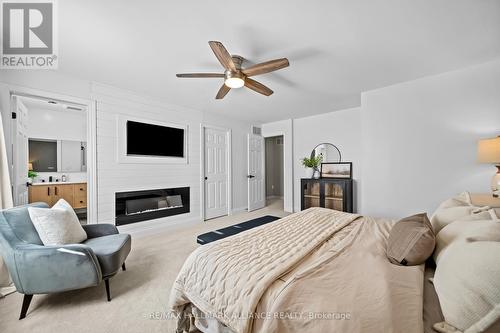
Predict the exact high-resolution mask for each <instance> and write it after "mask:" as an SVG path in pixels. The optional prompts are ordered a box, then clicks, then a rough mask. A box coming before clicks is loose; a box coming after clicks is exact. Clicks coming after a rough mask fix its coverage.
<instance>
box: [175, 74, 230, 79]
mask: <svg viewBox="0 0 500 333" xmlns="http://www.w3.org/2000/svg"><path fill="white" fill-rule="evenodd" d="M175 76H177V77H188V78H200V77H202V78H205V77H224V74H219V73H186V74H175Z"/></svg>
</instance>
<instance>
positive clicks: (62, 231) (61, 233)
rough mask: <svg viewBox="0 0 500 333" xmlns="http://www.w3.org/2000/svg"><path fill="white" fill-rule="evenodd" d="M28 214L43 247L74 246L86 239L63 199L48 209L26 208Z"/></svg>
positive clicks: (70, 208) (73, 212)
mask: <svg viewBox="0 0 500 333" xmlns="http://www.w3.org/2000/svg"><path fill="white" fill-rule="evenodd" d="M28 212H29V215H30V217H31V221H32V222H33V225H34V226H35V229H36V231H37V232H38V236H40V239H41V240H42V242H43V244H44V245H60V244H74V243H81V242H83V241H84V240H86V239H87V234H86V233H85V231H84V230H83V228H82V225H81V224H80V221H79V220H78V217H77V216H76V213H75V211H74V210H73V207H71V206H70V204H69V203H67V202H66V200H64V199H60V200H59V201H58V202H57V203H56V204H55V205H54V206H53V207H52V208H50V209H49V208H35V207H28Z"/></svg>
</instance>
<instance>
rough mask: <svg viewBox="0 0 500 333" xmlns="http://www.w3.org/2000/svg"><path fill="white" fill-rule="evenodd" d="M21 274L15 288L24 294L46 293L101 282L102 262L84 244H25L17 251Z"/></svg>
mask: <svg viewBox="0 0 500 333" xmlns="http://www.w3.org/2000/svg"><path fill="white" fill-rule="evenodd" d="M14 259H15V269H16V272H17V273H18V276H19V281H18V282H19V283H18V284H19V285H18V284H16V288H17V290H18V291H19V292H20V293H23V294H47V293H53V292H61V291H66V290H73V289H80V288H85V287H90V286H95V285H98V284H99V283H100V282H101V280H102V274H101V269H100V266H99V262H98V260H97V258H96V256H95V255H94V253H93V252H92V250H91V249H90V248H89V247H88V246H86V245H84V244H70V245H63V246H41V245H33V244H24V245H18V246H16V248H15V250H14Z"/></svg>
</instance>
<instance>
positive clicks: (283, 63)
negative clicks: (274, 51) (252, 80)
mask: <svg viewBox="0 0 500 333" xmlns="http://www.w3.org/2000/svg"><path fill="white" fill-rule="evenodd" d="M288 66H290V63H289V62H288V59H287V58H281V59H275V60H270V61H266V62H262V63H260V64H257V65H253V66H250V67H248V68H245V69H244V70H243V71H242V72H243V74H245V75H246V76H254V75H259V74H265V73H269V72H274V71H277V70H278V69H282V68H285V67H288Z"/></svg>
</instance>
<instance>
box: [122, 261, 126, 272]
mask: <svg viewBox="0 0 500 333" xmlns="http://www.w3.org/2000/svg"><path fill="white" fill-rule="evenodd" d="M126 270H127V268H126V267H125V263H123V264H122V271H126Z"/></svg>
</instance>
